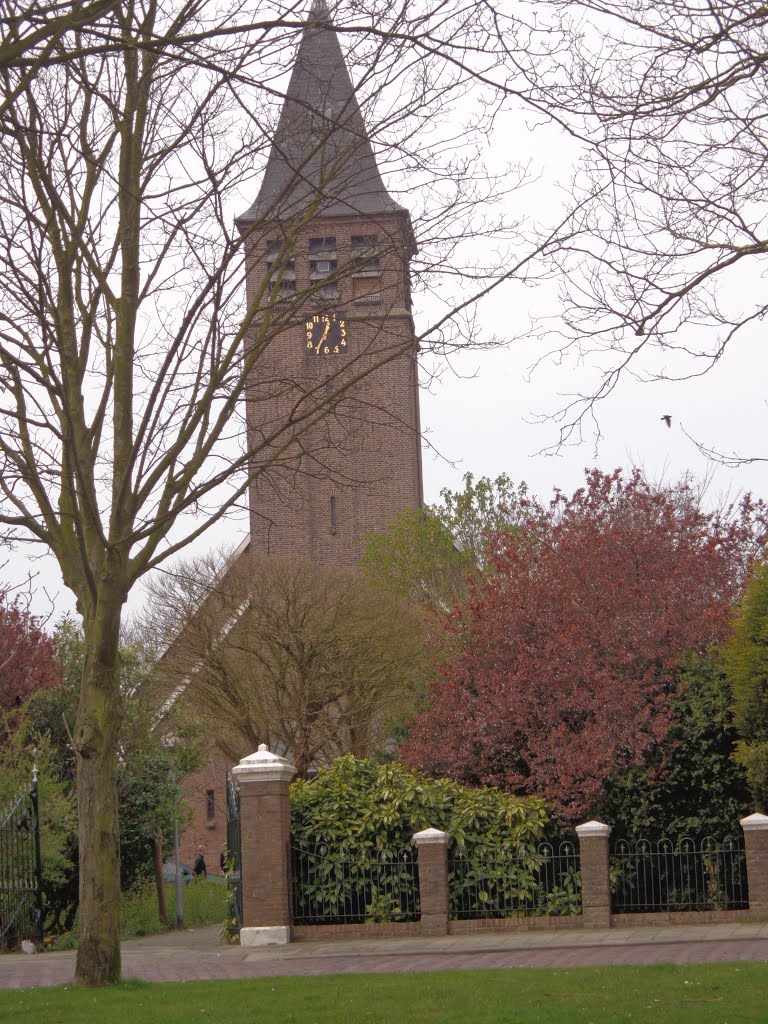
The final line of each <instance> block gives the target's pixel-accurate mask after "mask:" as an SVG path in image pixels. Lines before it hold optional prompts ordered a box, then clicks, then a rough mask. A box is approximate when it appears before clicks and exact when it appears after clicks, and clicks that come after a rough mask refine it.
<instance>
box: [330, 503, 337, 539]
mask: <svg viewBox="0 0 768 1024" xmlns="http://www.w3.org/2000/svg"><path fill="white" fill-rule="evenodd" d="M337 532H338V527H337V525H336V495H335V494H332V495H331V533H332V534H333V536H334V537H335V536H336V534H337Z"/></svg>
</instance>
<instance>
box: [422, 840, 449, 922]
mask: <svg viewBox="0 0 768 1024" xmlns="http://www.w3.org/2000/svg"><path fill="white" fill-rule="evenodd" d="M449 839H450V836H449V835H448V833H447V832H440V831H439V830H438V829H436V828H425V829H424V831H423V832H417V833H416V834H415V835H414V837H413V841H414V843H416V846H417V847H418V850H419V894H420V899H421V934H422V935H447V934H448V841H449Z"/></svg>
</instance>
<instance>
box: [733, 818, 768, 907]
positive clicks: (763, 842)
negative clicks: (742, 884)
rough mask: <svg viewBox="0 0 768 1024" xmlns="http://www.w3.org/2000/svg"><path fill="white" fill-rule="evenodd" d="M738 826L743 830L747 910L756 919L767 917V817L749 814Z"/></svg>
mask: <svg viewBox="0 0 768 1024" xmlns="http://www.w3.org/2000/svg"><path fill="white" fill-rule="evenodd" d="M739 824H740V825H741V827H742V828H743V829H744V848H745V852H746V857H747V878H748V880H749V909H750V910H751V911H752V913H753V914H754V915H755V916H756V917H768V816H766V815H765V814H750V815H749V817H747V818H742V819H741V821H740V822H739Z"/></svg>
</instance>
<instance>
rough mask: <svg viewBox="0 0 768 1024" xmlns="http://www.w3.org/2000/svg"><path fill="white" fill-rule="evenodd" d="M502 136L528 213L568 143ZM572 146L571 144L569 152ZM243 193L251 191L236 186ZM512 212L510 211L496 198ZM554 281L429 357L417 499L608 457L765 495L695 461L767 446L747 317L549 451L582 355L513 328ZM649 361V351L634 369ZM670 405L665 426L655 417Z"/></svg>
mask: <svg viewBox="0 0 768 1024" xmlns="http://www.w3.org/2000/svg"><path fill="white" fill-rule="evenodd" d="M502 138H504V139H513V140H514V153H512V152H510V153H506V152H505V151H504V149H503V147H502V149H501V151H500V152H498V153H497V154H496V156H497V157H498V159H499V160H500V161H503V160H506V159H507V158H509V159H511V158H512V157H513V156H514V157H515V158H517V159H525V160H530V161H531V166H532V168H533V170H534V174H533V178H534V182H533V185H532V186H531V188H530V189H529V190H528V191H527V192H524V193H521V194H519V195H517V194H516V195H513V197H512V198H511V199H510V202H511V203H520V204H521V209H522V208H525V209H526V210H527V211H532V212H533V213H534V215H535V214H536V213H537V212H541V211H543V210H545V209H546V208H547V205H548V203H550V202H551V197H552V195H553V191H552V190H553V187H554V182H555V179H556V176H557V175H562V172H563V168H564V166H566V165H567V163H568V161H567V159H566V158H567V156H568V154H567V153H566V152H564V150H563V143H562V140H561V138H560V137H559V136H558V135H556V134H553V133H552V132H551V131H548V130H546V129H541V128H539V129H537V130H535V131H534V130H528V128H527V127H526V124H525V121H524V120H523V119H518V121H517V123H516V124H514V125H507V126H505V131H504V132H503V133H502ZM572 155H573V154H571V156H572ZM249 202H250V199H249ZM509 212H510V213H511V214H512V216H513V217H514V216H516V214H517V212H518V211H517V210H515V209H511V210H510V211H509ZM727 287H728V289H729V290H730V297H731V298H732V301H733V302H734V303H736V304H737V305H741V304H744V303H748V302H749V297H750V292H751V289H754V288H758V287H759V288H762V287H763V283H762V282H761V281H759V280H755V281H746V280H741V279H735V280H732V281H730V282H728V283H727ZM555 293H556V282H554V283H550V284H544V285H542V286H541V287H539V288H522V287H520V286H515V285H513V284H510V285H508V286H504V287H503V288H500V289H499V290H498V291H497V293H496V294H495V295H494V296H493V298H492V299H491V300H490V301H489V302H488V303H487V304H486V305H485V306H484V307H483V309H482V315H481V319H482V323H483V327H484V331H485V333H486V334H487V335H492V334H498V335H501V336H503V334H504V332H505V331H506V330H508V328H509V325H510V324H511V325H512V330H513V332H514V333H515V334H519V335H521V336H522V338H521V340H516V341H513V342H511V343H510V344H509V346H508V347H506V348H503V349H499V350H495V351H478V352H468V353H464V354H462V355H460V356H456V357H453V358H452V359H451V360H450V361H449V362H445V361H444V362H442V363H441V364H440V366H439V371H440V372H439V373H438V374H437V376H434V377H431V379H429V382H428V383H427V380H428V378H430V374H429V373H428V372H425V373H424V374H423V375H422V376H423V380H424V384H425V386H424V389H423V391H422V396H421V419H422V427H423V431H424V436H425V445H424V453H423V472H424V487H425V498H426V501H427V502H428V503H431V502H435V501H437V500H438V499H439V494H440V490H441V489H442V488H445V487H447V488H450V489H456V488H459V487H460V486H461V482H462V476H463V474H464V473H466V472H471V473H473V475H474V476H476V477H477V476H488V477H491V478H493V477H495V476H498V475H499V474H501V473H506V474H508V475H509V476H510V477H511V478H512V479H513V480H514V481H515V482H521V481H525V482H526V483H527V484H528V486H529V489H530V491H531V492H532V493H534V494H536V495H538V496H539V497H540V498H543V499H546V498H547V497H548V496H549V495H550V494H551V492H552V490H553V488H555V487H559V488H560V489H562V490H564V491H566V492H571V491H573V490H574V489H575V488H576V487H578V486H579V485H580V484H581V482H582V481H583V474H584V470H585V468H591V467H594V466H597V467H599V468H601V469H603V470H604V471H611V470H613V469H615V468H617V467H624V468H629V467H632V466H639V467H641V468H642V469H643V470H644V472H645V474H646V476H647V477H648V478H649V479H650V480H652V481H662V482H667V483H674V482H676V481H677V480H679V479H680V478H681V477H682V476H684V475H686V474H690V473H692V474H694V476H696V477H697V478H699V479H707V480H708V491H707V498H708V500H709V501H711V502H712V503H713V504H715V503H717V502H720V501H721V500H723V499H724V498H730V499H734V498H736V497H737V496H738V495H739V494H741V493H743V492H745V491H751V492H752V493H753V494H755V495H756V496H758V497H760V496H762V497H766V498H768V461H765V462H761V461H755V462H751V463H745V464H742V465H739V466H737V467H727V466H723V465H718V464H717V463H715V462H713V461H711V460H707V459H706V458H705V457H704V456H703V455H702V454H701V453H700V452H699V451H698V450H697V447H696V444H695V441H699V442H700V443H701V444H703V445H705V446H706V447H709V448H716V449H718V450H720V451H722V452H725V453H732V452H737V453H739V454H742V455H746V456H757V457H760V456H766V455H768V447H766V446H765V444H764V439H765V437H766V436H768V431H766V427H767V426H768V408H767V407H766V387H765V382H766V380H768V346H766V344H765V330H764V328H763V326H762V325H761V324H760V323H757V324H754V325H752V326H751V328H750V329H749V331H748V332H745V333H744V335H743V336H741V337H739V338H737V339H736V341H734V342H733V343H732V344H731V346H730V347H729V348H728V349H727V351H726V353H725V355H724V356H723V358H722V359H721V360H720V362H719V363H718V364H717V365H716V366H715V367H714V368H713V369H712V370H711V371H710V372H709V373H707V374H706V375H704V376H702V377H699V378H693V379H690V380H684V381H675V382H672V381H662V382H654V383H642V382H640V381H639V380H637V379H633V378H632V377H629V376H628V377H627V378H626V379H624V380H623V381H622V382H621V384H620V385H619V387H618V388H617V390H616V391H615V392H614V393H613V394H612V395H611V396H610V397H609V398H608V399H606V400H604V401H603V402H602V403H601V404H600V406H599V407H598V409H597V411H596V412H597V417H598V425H599V430H600V433H601V435H602V436H601V437H599V438H598V437H597V436H596V433H595V429H594V426H593V425H590V424H588V425H587V427H586V429H585V435H584V439H583V441H582V442H581V443H580V444H578V445H573V446H570V447H567V448H562V449H559V450H557V449H556V448H555V445H556V442H557V435H558V430H557V426H556V424H554V423H553V422H551V421H550V422H548V421H546V420H545V421H544V422H541V421H540V419H541V416H542V414H546V413H547V412H553V411H556V410H557V409H558V408H561V407H562V405H563V404H564V402H565V398H564V396H565V395H566V394H568V393H571V392H574V391H579V390H584V389H586V388H588V386H589V384H590V382H593V381H594V379H595V378H594V373H595V368H594V366H593V365H591V364H590V363H589V362H587V363H586V364H585V365H581V366H580V365H577V364H575V363H574V362H573V361H572V360H571V361H569V360H566V361H565V362H563V363H561V364H559V365H557V364H555V363H553V362H545V363H544V364H542V365H539V366H538V368H537V369H536V370H535V371H533V372H532V373H531V372H530V367H531V365H532V363H534V362H535V361H536V359H537V357H538V356H539V355H540V350H539V348H538V345H537V343H536V342H534V341H533V340H530V339H526V337H525V334H526V325H527V324H528V323H529V322H530V320H531V318H532V317H536V316H539V315H541V314H543V313H549V314H551V313H553V312H556V309H557V298H556V294H555ZM420 301H421V300H420V297H419V294H418V293H417V294H416V295H415V302H416V306H417V313H416V323H417V329H419V328H423V326H424V325H425V323H426V322H427V315H426V314H427V313H428V302H427V301H426V300H424V302H423V303H422V307H423V308H422V309H419V304H420ZM641 367H642V368H643V369H645V370H647V369H652V368H653V367H652V365H651V363H649V362H646V363H645V364H639V365H638V369H640V368H641ZM664 415H669V416H671V427H667V425H666V424H665V423H664V421H663V420H662V416H664ZM245 529H246V522H245V520H244V519H243V521H242V523H239V524H236V525H234V526H233V525H231V524H225V525H224V526H223V527H220V528H218V529H216V530H213V531H211V532H210V533H209V534H208V536H207V538H206V539H205V540H203V541H202V542H201V543H200V544H198V546H197V547H196V549H195V551H196V552H198V553H199V552H200V551H201V550H205V549H207V548H208V547H212V546H215V545H218V544H221V543H223V542H229V543H231V542H233V541H236V540H239V539H240V536H242V535H244V533H245ZM6 557H7V562H6V565H5V567H4V568H3V570H2V574H3V576H4V577H5V578H6V579H8V580H10V581H12V582H14V583H20V582H21V581H23V580H24V579H25V578H26V576H27V575H28V574H33V575H34V580H33V583H32V588H33V598H32V605H31V606H32V608H33V610H34V611H35V612H36V613H37V614H40V615H43V616H45V617H47V619H48V621H49V622H51V623H52V622H54V621H55V620H56V619H57V618H58V617H60V616H61V615H62V614H64V613H67V612H71V611H73V609H74V601H73V598H72V596H71V595H70V594H69V592H68V591H66V589H65V588H64V587H63V584H62V582H61V578H60V574H59V571H58V568H57V566H56V564H55V561H54V560H53V559H52V558H51V557H50V556H47V557H38V558H36V559H34V560H31V559H30V558H29V551H28V549H26V548H18V549H17V550H16V551H13V552H11V553H10V554H9V555H7V556H6ZM141 600H142V597H141V590H140V588H137V591H136V592H135V593H134V595H132V597H131V600H130V602H129V610H135V609H136V608H137V607H138V606H139V605H140V604H141Z"/></svg>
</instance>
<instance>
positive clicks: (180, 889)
mask: <svg viewBox="0 0 768 1024" xmlns="http://www.w3.org/2000/svg"><path fill="white" fill-rule="evenodd" d="M171 778H172V780H173V785H174V787H175V788H176V800H175V807H174V815H173V819H174V820H173V855H174V860H175V862H176V928H177V929H178V930H179V931H181V929H182V928H183V927H184V886H183V885H182V878H181V864H180V863H179V790H178V786H177V785H176V769H175V768H174V770H173V775H172V776H171Z"/></svg>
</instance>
